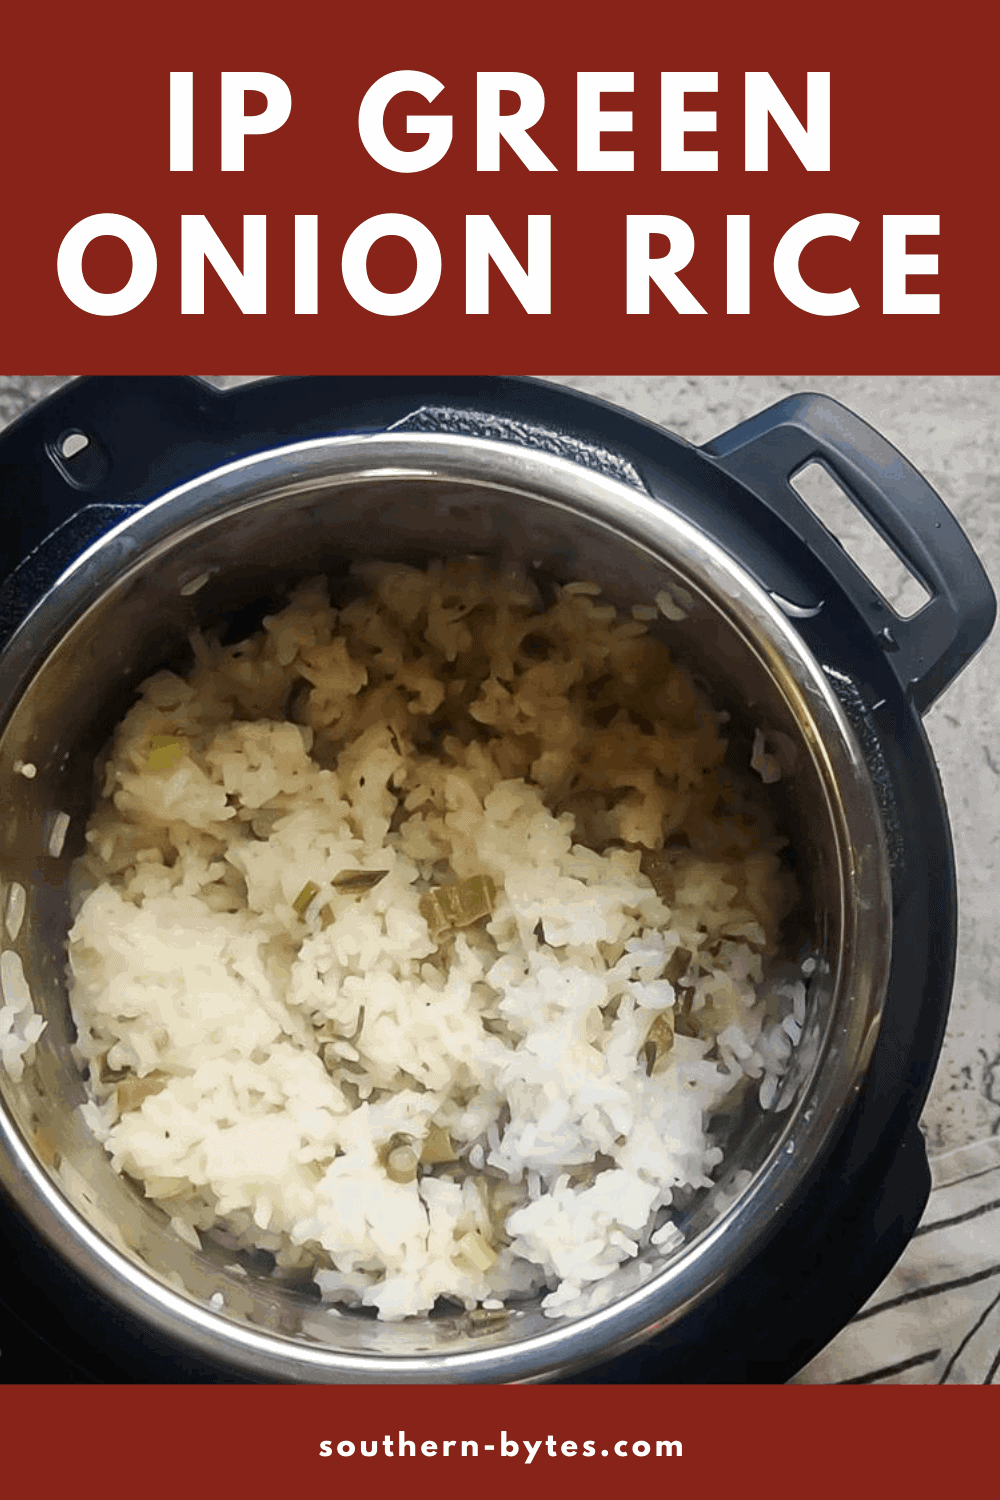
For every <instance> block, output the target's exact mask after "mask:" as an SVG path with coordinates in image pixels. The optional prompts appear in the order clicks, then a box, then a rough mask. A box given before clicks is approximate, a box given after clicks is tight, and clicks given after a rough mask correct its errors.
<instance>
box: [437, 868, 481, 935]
mask: <svg viewBox="0 0 1000 1500" xmlns="http://www.w3.org/2000/svg"><path fill="white" fill-rule="evenodd" d="M496 894H497V888H496V885H495V884H494V882H493V880H492V879H491V878H490V876H489V875H470V876H469V877H468V878H467V879H466V880H458V881H456V882H455V884H454V885H439V886H436V887H435V888H434V890H431V891H428V892H427V894H426V895H425V896H421V898H420V914H421V916H422V917H423V918H424V920H425V921H426V923H427V926H428V927H429V928H430V930H431V932H432V934H434V933H438V932H444V931H446V930H447V929H449V928H452V929H456V928H459V927H471V926H472V923H473V922H478V921H480V919H481V918H482V917H488V916H490V915H491V914H492V911H493V903H494V901H495V900H496Z"/></svg>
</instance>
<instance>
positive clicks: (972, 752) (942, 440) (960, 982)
mask: <svg viewBox="0 0 1000 1500" xmlns="http://www.w3.org/2000/svg"><path fill="white" fill-rule="evenodd" d="M64 378H65V377H59V376H27V375H24V376H3V377H0V426H3V425H5V424H6V423H7V422H9V421H11V420H13V419H14V418H15V417H16V416H17V415H18V414H19V413H20V412H21V411H23V410H24V409H25V408H26V407H27V406H29V405H31V404H32V403H34V402H36V401H39V400H41V399H42V398H43V397H44V396H45V395H47V394H48V393H49V392H50V391H51V390H53V389H54V388H55V387H56V386H57V385H59V384H61V383H62V380H63V379H64ZM210 378H212V379H213V380H217V381H218V382H219V383H220V384H229V383H233V382H235V381H238V380H241V379H246V378H249V377H240V376H219V377H210ZM552 378H553V379H556V380H559V381H560V382H561V383H564V384H566V385H571V386H574V387H575V388H576V389H578V390H581V391H586V392H588V393H589V394H591V395H595V396H600V397H602V398H604V399H605V400H608V401H612V402H615V403H617V404H618V405H621V406H624V407H627V408H628V409H630V410H632V411H634V412H636V413H638V414H639V415H641V416H643V417H646V418H649V419H650V420H652V421H654V422H658V423H660V424H661V425H662V426H664V427H666V428H668V429H669V430H670V431H672V432H675V433H678V434H680V435H681V436H683V437H685V438H687V439H688V440H689V441H691V442H693V443H704V442H706V441H707V440H708V439H709V438H712V437H714V436H715V435H716V434H717V433H720V432H723V431H725V430H726V429H727V428H729V427H732V426H733V425H734V424H735V423H737V422H739V421H742V420H743V419H744V418H746V417H749V416H751V415H753V414H754V413H756V412H759V411H761V410H763V409H764V408H765V407H766V406H769V405H771V404H772V403H773V402H775V401H778V400H781V399H782V397H784V396H787V395H789V394H790V393H792V392H796V391H808V390H815V391H824V392H826V393H828V394H829V395H831V396H834V397H836V398H837V399H838V400H840V401H842V402H844V404H845V405H847V406H849V407H851V408H852V409H853V410H854V411H856V412H857V413H858V414H859V415H860V416H862V417H864V418H865V419H866V420H867V421H869V422H870V423H871V424H872V426H874V427H876V428H877V429H878V430H879V431H880V432H882V433H883V434H884V435H885V436H886V437H887V438H888V439H889V440H890V441H891V442H892V443H894V444H895V445H896V446H897V447H898V448H900V449H901V450H902V452H903V453H904V454H906V456H907V457H908V458H909V459H910V460H911V462H912V463H914V464H915V465H916V467H917V468H918V469H919V470H920V471H921V472H922V473H923V474H924V475H926V477H927V478H928V480H929V481H930V483H931V484H932V485H933V486H934V487H935V489H936V490H937V491H938V492H939V494H941V496H942V497H943V498H944V500H945V501H946V503H947V504H948V505H949V507H950V508H951V510H952V511H953V512H954V514H955V515H956V516H957V517H958V520H959V521H960V523H961V525H962V526H963V527H964V529H965V531H966V532H967V534H968V535H969V537H970V538H971V539H972V541H973V542H974V544H975V546H976V548H977V550H978V552H979V555H980V557H981V558H982V560H983V562H984V563H985V566H986V568H987V570H988V571H989V573H990V576H991V578H992V579H993V582H994V587H997V585H998V583H1000V462H998V460H1000V423H998V416H1000V378H993V377H963V376H947V377H917V376H867V377H866V376H862V377H853V376H835V377H822V376H808V375H806V376H703V377H691V378H683V377H679V376H662V377H625V376H614V377H611V376H608V377H604V376H585V377H579V376H573V377H569V376H556V377H552ZM842 539H843V540H845V541H847V542H848V543H849V545H850V546H851V547H852V550H854V554H855V556H856V557H857V558H858V560H859V561H860V562H861V563H862V565H863V566H865V567H866V570H869V571H871V572H872V575H873V576H876V575H875V572H874V567H875V564H874V556H875V554H874V551H873V550H872V543H871V541H870V539H869V537H868V536H867V535H866V528H865V526H864V525H863V524H861V525H850V526H849V530H847V531H845V532H844V533H843V534H842ZM869 561H870V562H871V568H870V569H869V568H868V563H869ZM889 591H890V597H892V595H891V586H890V590H889ZM998 664H1000V630H998V631H997V632H995V633H994V635H993V637H992V639H991V641H990V642H989V643H988V645H987V646H986V648H985V649H984V650H983V651H982V652H981V653H980V655H979V656H978V657H977V658H976V659H975V660H974V661H973V662H972V663H971V664H970V666H968V667H967V668H966V670H965V671H964V672H963V673H962V674H961V676H960V677H959V678H958V680H957V681H956V682H955V683H954V684H953V685H952V686H951V687H950V688H949V689H948V690H947V692H946V693H945V694H944V695H943V697H942V698H941V700H940V701H939V702H938V703H937V704H936V705H935V706H934V708H933V709H932V710H931V712H930V714H929V715H928V718H927V729H928V733H929V736H930V739H931V743H932V745H933V748H934V753H935V756H936V758H937V761H938V765H939V767H940V771H941V777H942V781H943V783H944V789H945V795H946V797H947V801H948V806H949V809H950V813H951V819H952V827H953V833H954V839H955V852H956V859H957V864H958V876H959V898H960V911H961V929H960V936H959V951H958V970H957V975H956V981H955V990H954V996H953V999H952V1007H951V1014H950V1019H949V1025H948V1032H947V1036H946V1038H945V1043H944V1048H943V1051H942V1054H941V1059H940V1062H939V1064H938V1068H937V1072H936V1075H935V1078H934V1083H933V1087H932V1090H931V1094H930V1098H929V1099H928V1102H927V1107H926V1109H925V1112H924V1118H923V1125H924V1129H925V1132H926V1135H927V1141H928V1146H929V1148H930V1150H931V1152H932V1153H940V1152H944V1151H948V1150H951V1149H952V1148H955V1147H960V1146H965V1145H967V1144H969V1143H970V1142H973V1141H977V1140H981V1139H982V1138H984V1137H987V1136H990V1135H997V1134H1000V993H998V986H1000V945H998V941H997V937H996V929H995V916H994V913H995V905H996V901H995V895H994V891H995V886H996V882H997V879H998V877H1000V869H998V864H1000V705H998V701H997V693H996V691H995V688H994V683H995V681H996V679H997V675H998Z"/></svg>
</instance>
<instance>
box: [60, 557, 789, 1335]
mask: <svg viewBox="0 0 1000 1500" xmlns="http://www.w3.org/2000/svg"><path fill="white" fill-rule="evenodd" d="M355 577H356V579H357V581H358V583H359V584H361V583H363V584H364V585H366V586H367V588H366V591H365V592H364V593H363V594H361V595H360V597H357V598H355V599H354V600H353V602H350V603H348V604H346V606H345V607H342V608H339V609H338V608H334V607H332V606H331V604H330V603H329V599H328V595H327V590H326V586H325V584H323V583H322V582H321V581H314V582H311V583H309V584H307V585H305V586H303V587H301V588H300V589H299V590H298V591H297V592H296V593H295V595H294V596H293V597H292V600H291V602H290V603H289V605H288V607H287V608H285V609H284V610H282V612H281V613H280V614H277V615H275V616H274V617H272V618H269V619H267V620H265V622H264V628H263V630H262V631H261V632H260V633H259V634H258V635H256V636H254V637H253V638H252V639H251V640H247V641H243V642H240V643H238V644H236V645H223V644H220V642H219V641H218V640H217V639H215V638H212V637H207V638H206V637H204V636H202V635H196V636H195V637H194V638H193V639H192V647H193V652H194V665H193V667H192V668H191V670H190V671H189V672H188V673H187V674H186V675H185V676H184V677H182V676H179V675H177V674H175V673H173V672H169V671H163V672H159V673H157V674H156V675H155V676H154V677H151V678H150V679H149V680H148V681H147V682H146V683H144V684H143V687H142V689H141V693H140V697H139V701H138V702H137V703H136V705H135V706H134V707H133V708H132V710H131V711H130V712H129V713H128V715H127V716H126V718H125V720H124V721H123V723H122V724H121V725H120V727H119V729H118V731H117V733H116V735H115V739H114V744H113V748H112V751H111V754H110V757H109V759H108V761H107V765H106V768H105V770H104V779H103V797H102V800H101V802H100V804H99V806H98V807H97V809H96V811H95V813H94V815H93V817H92V819H91V822H90V825H89V829H88V833H87V841H88V853H87V854H86V855H85V856H84V858H83V859H82V860H81V861H80V863H79V866H78V870H77V876H78V878H79V879H80V881H81V884H82V888H83V889H85V890H87V891H88V894H86V896H85V898H84V899H83V900H82V904H81V905H80V907H79V911H78V914H77V916H76V920H75V923H74V926H73V928H72V931H71V933H70V940H69V959H70V969H71V999H72V1006H73V1012H74V1016H75V1019H76V1023H77V1027H78V1043H77V1047H78V1054H79V1058H80V1061H81V1064H82V1066H84V1067H85V1069H86V1070H87V1074H88V1079H89V1090H90V1102H89V1103H88V1104H87V1105H85V1106H84V1109H85V1113H86V1117H87V1119H88V1121H89V1123H90V1125H91V1127H92V1129H93V1130H94V1132H95V1133H96V1134H97V1135H98V1136H99V1137H100V1139H101V1140H102V1141H103V1142H104V1144H105V1146H106V1149H107V1151H108V1153H109V1155H110V1157H111V1160H112V1162H113V1163H114V1165H115V1167H116V1168H117V1169H118V1170H120V1171H122V1172H124V1173H127V1174H128V1175H129V1176H131V1177H132V1178H134V1179H136V1180H137V1181H138V1182H139V1183H141V1184H142V1185H143V1188H144V1191H145V1192H146V1194H147V1195H148V1196H149V1197H151V1198H153V1199H155V1200H157V1201H158V1202H159V1203H161V1204H162V1206H163V1208H164V1211H165V1213H166V1214H167V1215H168V1216H169V1218H170V1222H171V1223H172V1225H173V1227H174V1229H175V1230H176V1232H177V1233H178V1234H179V1235H180V1236H181V1237H182V1238H184V1239H185V1240H187V1241H188V1242H189V1243H190V1244H191V1245H192V1246H197V1245H198V1244H200V1242H201V1238H200V1237H201V1236H202V1235H205V1234H206V1233H208V1234H212V1235H214V1236H215V1237H216V1238H218V1239H221V1240H222V1242H223V1243H224V1244H226V1245H229V1246H231V1247H232V1248H234V1249H249V1248H251V1247H255V1248H257V1249H265V1250H269V1251H271V1252H272V1253H273V1255H274V1256H275V1258H276V1262H277V1266H278V1268H279V1269H285V1268H289V1269H290V1268H300V1267H309V1268H312V1269H313V1270H314V1274H315V1280H316V1282H317V1283H318V1285H319V1287H320V1289H321V1292H322V1294H323V1296H324V1298H325V1299H327V1300H329V1301H331V1302H361V1303H364V1304H366V1305H373V1306H374V1307H376V1308H377V1309H378V1314H379V1316H380V1317H382V1318H386V1319H394V1318H402V1317H405V1316H407V1315H410V1314H416V1313H420V1312H424V1311H427V1310H428V1309H430V1308H432V1307H433V1305H434V1303H435V1301H436V1300H437V1299H438V1298H441V1297H446V1298H451V1299H454V1300H457V1301H458V1302H459V1303H462V1304H464V1305H465V1306H466V1307H468V1308H474V1307H476V1306H477V1305H478V1306H483V1307H485V1308H486V1309H487V1312H489V1310H491V1309H496V1308H497V1307H498V1305H500V1304H501V1303H503V1302H506V1301H508V1300H509V1299H511V1298H517V1297H520V1296H524V1295H529V1294H533V1293H536V1292H542V1293H544V1306H545V1308H546V1310H547V1311H548V1312H550V1313H552V1314H553V1315H555V1314H561V1313H567V1312H569V1313H572V1312H578V1311H580V1310H581V1309H582V1308H583V1307H585V1306H587V1305H590V1304H591V1302H592V1300H593V1298H594V1297H595V1296H596V1297H600V1295H601V1292H600V1289H599V1288H596V1287H594V1283H597V1282H599V1281H600V1280H601V1279H602V1278H604V1277H606V1276H607V1274H608V1273H609V1272H610V1271H612V1270H613V1269H614V1268H615V1267H617V1266H619V1265H621V1264H622V1262H624V1261H627V1260H629V1259H631V1258H633V1257H635V1256H636V1254H637V1252H638V1251H639V1249H640V1248H643V1247H646V1246H648V1245H649V1244H650V1241H651V1240H652V1243H653V1253H655V1252H656V1251H657V1250H658V1251H659V1252H660V1253H662V1254H667V1253H668V1252H669V1251H671V1250H672V1249H674V1248H675V1247H676V1244H677V1243H678V1240H679V1238H680V1235H679V1231H678V1230H677V1229H676V1226H674V1225H673V1224H672V1222H671V1219H670V1214H669V1209H670V1206H671V1204H672V1203H674V1202H675V1201H676V1197H677V1195H678V1194H679V1193H680V1194H681V1195H683V1194H686V1193H690V1191H691V1190H693V1189H698V1188H704V1187H708V1186H709V1185H710V1184H711V1181H712V1174H713V1171H714V1170H715V1169H716V1168H717V1167H718V1165H719V1162H720V1159H721V1155H722V1153H721V1151H720V1150H719V1148H718V1147H717V1146H715V1145H713V1144H712V1142H711V1139H710V1136H709V1122H710V1119H711V1117H712V1115H713V1113H714V1112H715V1111H716V1110H717V1109H718V1107H719V1106H720V1105H721V1104H722V1102H723V1101H724V1100H726V1099H727V1098H728V1097H729V1096H730V1095H732V1093H733V1091H734V1090H736V1089H739V1088H740V1087H741V1085H743V1084H744V1083H746V1086H747V1087H753V1088H755V1089H759V1092H760V1098H761V1102H762V1103H765V1104H772V1103H773V1102H774V1098H775V1094H776V1092H777V1090H778V1080H779V1078H780V1076H781V1075H782V1073H783V1072H784V1071H785V1070H786V1068H787V1063H788V1057H789V1055H790V1052H791V1048H792V1044H793V1041H794V1039H795V1038H794V1034H793V1027H794V1028H795V1029H798V1028H800V1027H801V1024H802V1020H803V1016H804V1012H803V1011H802V996H804V990H803V992H802V996H800V995H799V994H798V993H797V992H796V993H795V994H794V995H792V994H791V993H789V995H788V998H787V1003H786V1004H785V1005H784V1008H783V1010H782V1009H780V1008H779V1009H778V1010H775V1009H774V1007H773V1006H770V1007H769V1006H768V1004H767V1003H766V1001H765V999H764V998H763V996H762V979H763V975H764V963H765V960H766V958H767V957H768V955H769V954H771V953H773V952H774V950H775V947H776V942H777V931H778V926H779V923H780V920H781V918H782V916H783V915H784V913H785V911H786V910H787V908H788V905H789V903H790V890H789V879H788V877H787V876H786V875H784V874H783V873H782V867H781V864H780V861H779V859H778V855H777V852H776V851H777V848H778V847H779V841H778V840H776V839H775V838H774V835H773V830H772V828H771V826H770V823H769V821H768V818H767V816H766V814H764V813H762V812H759V811H758V812H752V811H750V810H748V806H747V804H746V803H745V801H744V799H743V796H742V793H741V792H739V791H738V790H737V789H736V787H735V786H734V785H733V783H732V781H731V779H730V777H729V776H728V775H727V773H725V772H724V771H723V769H722V760H723V755H724V752H725V742H724V741H723V739H722V737H721V735H720V726H721V723H722V722H723V720H724V716H723V715H720V714H716V713H714V712H713V711H712V710H711V708H710V707H709V705H708V704H707V703H705V702H704V700H703V699H702V697H701V696H700V694H699V693H698V691H697V690H696V688H695V687H694V685H693V683H692V681H691V679H690V677H689V676H688V675H687V674H686V672H684V671H683V670H682V669H681V668H679V667H678V666H677V665H676V664H675V663H674V662H673V661H672V659H671V656H670V653H669V651H668V649H667V647H666V646H665V645H664V644H662V642H661V641H659V640H657V639H654V638H653V637H651V636H650V635H649V633H648V618H647V617H649V618H651V615H650V612H649V611H647V610H643V611H642V612H641V614H640V617H639V618H633V617H632V616H633V615H635V614H636V613H637V612H636V611H635V610H633V611H631V612H630V613H629V615H628V616H627V617H626V616H619V615H618V614H617V612H616V611H615V609H614V608H613V607H612V606H610V605H607V604H605V603H603V602H602V601H601V599H600V597H599V591H598V590H597V589H596V587H593V586H591V587H582V586H579V585H577V586H574V585H570V586H568V587H566V588H563V589H562V590H561V591H558V594H557V597H556V599H555V602H554V603H552V604H551V605H550V606H549V607H548V608H547V609H544V610H543V608H542V605H541V601H540V600H539V597H538V595H537V593H536V590H535V589H534V587H533V586H532V585H530V584H529V583H526V582H525V581H524V580H523V579H516V578H497V577H494V576H492V575H490V574H489V573H488V572H487V571H486V570H485V569H484V568H483V567H481V566H480V565H479V564H478V563H475V562H473V561H469V560H463V561H452V562H449V563H447V564H444V563H442V564H435V565H433V566H431V567H430V568H429V569H428V570H426V571H419V570H416V569H411V568H407V567H404V566H401V565H396V564H392V565H390V564H378V565H366V566H363V567H359V568H358V569H356V573H355ZM661 608H662V605H661ZM653 613H655V611H653ZM668 617H669V612H668ZM759 795H760V796H762V797H763V796H766V795H767V793H766V792H764V791H763V790H761V792H760V793H759ZM346 871H372V872H375V871H385V872H387V873H386V874H385V875H384V876H383V877H382V878H380V879H379V880H378V883H376V884H373V885H372V886H371V887H370V888H369V889H367V890H361V891H357V890H351V889H349V888H348V887H345V885H344V884H343V883H342V882H343V874H344V872H346ZM337 877H341V879H340V881H338V879H337ZM473 877H488V879H489V880H491V881H492V883H493V887H494V889H495V896H494V903H493V910H492V914H491V915H487V914H485V913H484V915H483V916H481V917H480V918H479V920H478V921H475V922H472V923H471V924H470V925H467V926H465V927H463V928H461V929H456V928H455V927H447V928H445V929H444V930H443V931H441V930H438V920H437V911H436V909H435V908H434V906H433V900H432V902H431V904H429V902H428V892H430V891H433V890H435V889H437V888H440V887H446V886H448V885H450V884H456V883H461V882H463V881H468V880H471V879H472V878H473ZM373 878H374V877H373ZM355 883H357V882H355ZM479 889H480V893H481V892H482V889H483V884H482V883H481V884H480V888H479ZM429 918H432V919H433V920H431V924H430V926H429V925H428V921H429ZM785 1013H787V1014H788V1015H790V1016H792V1017H793V1021H792V1027H789V1026H787V1025H783V1024H782V1021H783V1019H784V1015H785ZM748 1080H756V1083H754V1084H750V1083H749V1082H746V1081H748ZM418 1160H419V1165H418ZM414 1173H415V1175H414ZM636 1273H637V1275H638V1276H639V1277H641V1276H644V1275H646V1274H648V1270H647V1269H646V1268H644V1267H642V1266H640V1265H639V1264H638V1263H637V1267H636ZM588 1299H590V1301H588Z"/></svg>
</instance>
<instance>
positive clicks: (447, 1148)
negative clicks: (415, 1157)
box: [420, 1125, 458, 1167]
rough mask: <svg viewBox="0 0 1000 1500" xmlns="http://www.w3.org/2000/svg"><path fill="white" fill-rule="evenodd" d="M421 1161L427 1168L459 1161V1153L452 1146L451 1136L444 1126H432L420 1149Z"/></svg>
mask: <svg viewBox="0 0 1000 1500" xmlns="http://www.w3.org/2000/svg"><path fill="white" fill-rule="evenodd" d="M420 1160H421V1161H422V1162H423V1163H424V1165H425V1166H428V1167H433V1166H437V1165H438V1163H440V1162H445V1161H458V1152H457V1151H456V1150H455V1148H454V1146H453V1145H452V1144H451V1136H450V1135H449V1134H448V1132H447V1130H445V1128H444V1126H443V1125H431V1126H429V1127H428V1130H427V1134H426V1136H425V1137H424V1143H423V1145H422V1146H421V1148H420Z"/></svg>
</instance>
